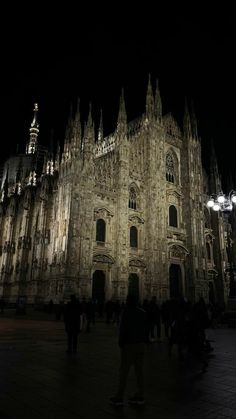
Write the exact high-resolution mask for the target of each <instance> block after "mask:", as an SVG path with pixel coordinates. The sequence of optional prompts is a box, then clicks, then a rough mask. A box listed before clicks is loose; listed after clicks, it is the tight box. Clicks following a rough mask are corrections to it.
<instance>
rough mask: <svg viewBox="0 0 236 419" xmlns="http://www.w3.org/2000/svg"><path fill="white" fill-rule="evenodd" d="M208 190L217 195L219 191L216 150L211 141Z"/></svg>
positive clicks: (219, 182) (219, 179)
mask: <svg viewBox="0 0 236 419" xmlns="http://www.w3.org/2000/svg"><path fill="white" fill-rule="evenodd" d="M210 190H211V193H219V192H220V191H221V178H220V174H219V168H218V162H217V156H216V150H215V146H214V143H213V140H212V139H211V157H210Z"/></svg>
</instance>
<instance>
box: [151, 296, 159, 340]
mask: <svg viewBox="0 0 236 419" xmlns="http://www.w3.org/2000/svg"><path fill="white" fill-rule="evenodd" d="M149 315H150V323H151V324H150V325H151V330H150V333H151V340H152V341H153V340H154V339H155V328H156V334H157V339H159V340H160V338H161V311H160V308H159V306H158V304H157V299H156V296H154V297H152V299H151V302H150V304H149Z"/></svg>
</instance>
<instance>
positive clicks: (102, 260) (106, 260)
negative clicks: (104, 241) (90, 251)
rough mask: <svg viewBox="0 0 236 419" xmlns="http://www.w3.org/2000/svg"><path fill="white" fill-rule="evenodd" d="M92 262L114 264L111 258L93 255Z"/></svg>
mask: <svg viewBox="0 0 236 419" xmlns="http://www.w3.org/2000/svg"><path fill="white" fill-rule="evenodd" d="M93 262H94V263H108V264H112V263H114V259H113V258H112V257H111V256H107V255H94V256H93Z"/></svg>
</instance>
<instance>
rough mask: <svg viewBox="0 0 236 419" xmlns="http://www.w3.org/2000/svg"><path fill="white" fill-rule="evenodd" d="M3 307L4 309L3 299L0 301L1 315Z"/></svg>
mask: <svg viewBox="0 0 236 419" xmlns="http://www.w3.org/2000/svg"><path fill="white" fill-rule="evenodd" d="M4 307H5V301H4V300H3V298H1V299H0V311H1V313H2V314H4Z"/></svg>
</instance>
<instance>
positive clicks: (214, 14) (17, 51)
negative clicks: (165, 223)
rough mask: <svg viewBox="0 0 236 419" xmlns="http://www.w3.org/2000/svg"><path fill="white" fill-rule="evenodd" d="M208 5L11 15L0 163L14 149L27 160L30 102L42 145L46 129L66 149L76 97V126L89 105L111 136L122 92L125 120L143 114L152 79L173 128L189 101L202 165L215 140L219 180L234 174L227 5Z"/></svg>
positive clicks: (234, 100) (4, 51)
mask: <svg viewBox="0 0 236 419" xmlns="http://www.w3.org/2000/svg"><path fill="white" fill-rule="evenodd" d="M111 3H112V2H111ZM176 3H178V5H177V4H176ZM206 3H207V6H206V5H204V4H203V3H201V2H200V1H198V2H197V1H196V2H195V1H191V2H188V3H185V2H168V4H167V2H166V5H161V3H158V2H157V3H156V6H155V9H154V4H151V3H150V4H148V3H145V7H144V5H142V7H141V6H137V4H136V5H135V4H133V5H132V8H129V11H128V10H127V8H128V3H127V4H126V6H124V7H123V8H122V7H121V4H120V3H117V4H116V3H112V4H111V6H112V8H110V9H109V8H108V7H107V6H106V7H105V6H104V7H103V8H100V9H98V8H97V9H96V10H95V9H94V8H93V7H92V6H91V5H88V6H87V7H86V8H85V7H83V8H82V7H81V6H80V5H78V6H77V7H78V10H77V11H76V10H75V9H73V8H72V7H69V6H67V8H65V5H62V6H61V9H60V10H59V9H58V5H57V7H55V9H54V10H42V9H40V7H39V4H37V5H35V6H31V8H30V9H29V10H28V15H29V16H26V12H25V11H24V10H22V9H20V10H16V9H14V12H13V13H12V11H11V10H9V11H7V12H6V13H5V15H3V23H4V26H2V27H1V40H2V41H1V63H2V65H1V82H2V83H1V91H0V107H1V108H0V118H1V121H0V123H1V137H2V140H1V145H2V148H1V150H2V151H1V157H0V162H2V161H3V160H4V159H5V158H6V157H8V156H9V154H11V153H14V152H15V150H16V147H17V144H19V147H20V151H24V145H25V142H26V141H27V139H28V130H29V126H30V122H31V120H32V115H33V113H32V109H33V104H34V102H36V101H37V102H38V103H39V109H40V112H39V123H40V139H39V140H40V142H41V143H42V144H45V145H46V144H48V143H49V140H50V135H51V134H50V132H51V130H52V129H53V130H54V140H55V142H56V141H60V142H62V140H63V135H64V131H65V126H66V122H67V118H68V115H69V111H70V105H71V103H72V105H73V107H74V108H75V106H76V103H77V98H78V97H80V98H81V112H82V118H86V117H87V112H88V103H89V102H90V101H91V102H92V106H93V116H94V118H95V122H96V124H97V123H98V118H99V110H100V107H102V108H103V115H104V129H105V134H108V133H109V132H111V131H112V130H113V129H114V127H115V122H116V117H117V112H118V103H119V96H120V91H121V88H122V87H124V89H125V98H126V105H127V114H128V120H131V119H133V118H135V117H137V116H138V115H140V114H141V113H142V112H143V111H144V106H145V93H146V85H147V80H148V74H149V73H150V74H151V79H152V81H153V84H155V80H156V79H158V80H159V86H160V92H161V96H162V101H163V111H164V113H167V112H170V111H171V112H172V113H173V114H174V116H175V117H176V119H177V121H178V122H179V124H182V118H183V110H184V102H185V97H187V99H188V101H189V104H190V103H191V101H193V104H194V107H195V112H196V115H197V118H198V120H199V132H200V136H201V138H202V145H203V161H204V164H205V165H206V166H207V165H208V161H209V145H210V143H211V140H213V142H214V144H215V147H216V152H217V155H218V157H219V166H220V170H221V172H222V173H223V175H224V176H226V175H227V172H228V171H229V169H232V172H233V173H234V174H236V165H235V164H234V160H235V157H234V153H233V152H232V147H233V145H234V144H235V140H236V122H235V121H236V105H235V104H236V95H235V93H236V89H235V87H236V82H235V76H236V71H235V70H236V68H235V64H234V63H233V61H234V60H235V50H236V49H235V39H234V38H235V31H234V28H233V24H234V11H233V7H232V4H233V3H231V2H230V1H228V2H224V4H223V5H221V4H219V5H217V4H216V2H206ZM118 4H119V6H118ZM19 7H20V6H19ZM18 12H19V14H18ZM4 21H5V22H4Z"/></svg>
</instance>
